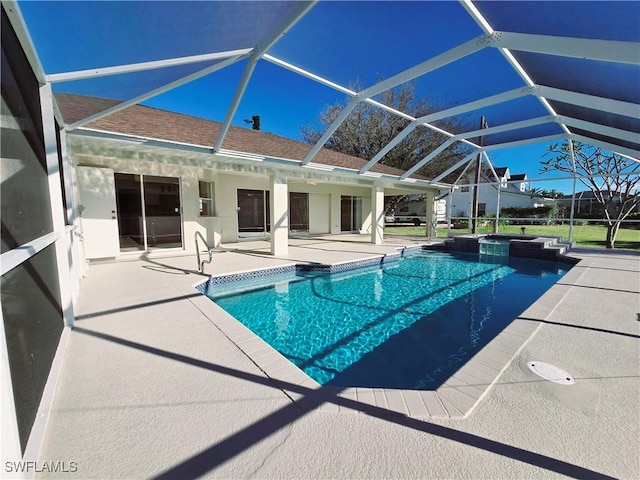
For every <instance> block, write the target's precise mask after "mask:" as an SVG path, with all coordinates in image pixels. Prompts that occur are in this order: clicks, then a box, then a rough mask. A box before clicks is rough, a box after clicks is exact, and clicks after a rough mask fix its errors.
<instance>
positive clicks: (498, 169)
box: [494, 167, 509, 178]
mask: <svg viewBox="0 0 640 480" xmlns="http://www.w3.org/2000/svg"><path fill="white" fill-rule="evenodd" d="M508 169H509V168H508V167H494V170H495V171H496V175H498V177H500V178H502V177H504V174H505V173H507V170H508Z"/></svg>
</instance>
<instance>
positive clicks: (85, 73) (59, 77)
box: [46, 48, 251, 83]
mask: <svg viewBox="0 0 640 480" xmlns="http://www.w3.org/2000/svg"><path fill="white" fill-rule="evenodd" d="M249 52H251V48H243V49H240V50H229V51H226V52H217V53H208V54H205V55H194V56H190V57H180V58H171V59H167V60H158V61H153V62H142V63H132V64H129V65H119V66H114V67H104V68H92V69H89V70H78V71H75V72H66V73H54V74H51V75H47V76H46V79H47V81H48V82H50V83H56V82H68V81H72V80H83V79H87V78H96V77H105V76H108V75H119V74H124V73H133V72H142V71H145V70H155V69H158V68H167V67H176V66H179V65H188V64H191V63H199V62H206V61H213V60H224V59H225V58H231V57H237V56H240V55H247V54H248V53H249Z"/></svg>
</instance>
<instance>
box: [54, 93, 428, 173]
mask: <svg viewBox="0 0 640 480" xmlns="http://www.w3.org/2000/svg"><path fill="white" fill-rule="evenodd" d="M55 97H56V101H57V102H58V106H59V107H60V111H61V112H62V116H63V118H64V121H65V122H66V123H67V124H71V123H73V122H76V121H78V120H81V119H84V118H87V117H88V116H90V115H93V114H95V113H97V112H100V111H102V110H105V109H107V108H110V107H113V106H115V105H117V104H119V103H120V102H118V101H115V100H108V99H104V98H96V97H88V96H82V95H71V94H66V93H56V95H55ZM220 127H221V123H219V122H214V121H211V120H205V119H202V118H198V117H192V116H189V115H184V114H181V113H175V112H169V111H166V110H161V109H158V108H153V107H147V106H143V105H133V106H131V107H128V108H125V109H123V110H120V111H118V112H116V113H114V114H112V115H109V116H107V117H104V118H101V119H99V120H96V121H94V122H92V123H90V124H88V125H87V128H94V129H98V130H105V131H109V132H114V133H122V134H128V135H137V136H143V137H149V138H154V139H158V140H168V141H172V142H181V143H189V144H195V145H211V146H213V145H214V144H215V142H216V138H217V136H218V132H219V131H220ZM222 148H224V149H227V150H235V151H240V152H246V153H255V154H257V155H264V156H268V157H276V158H286V159H290V160H302V159H304V157H305V155H306V154H307V153H308V152H309V150H310V149H311V145H309V144H306V143H303V142H298V141H295V140H291V139H288V138H285V137H280V136H278V135H273V134H271V133H267V132H262V131H257V130H252V129H248V128H241V127H235V126H231V127H230V128H229V131H228V133H227V135H226V137H225V139H224V142H223V144H222ZM313 161H314V162H316V163H321V164H324V165H331V166H336V167H343V168H350V169H355V170H360V169H361V168H362V167H363V166H364V165H365V164H366V163H367V162H366V161H365V160H363V159H361V158H358V157H353V156H351V155H345V154H343V153H339V152H334V151H333V150H329V149H326V148H323V149H321V150H320V152H318V154H317V155H316V156H315V157H314V160H313ZM371 171H372V172H376V173H384V174H389V175H402V174H403V173H405V172H404V170H400V169H397V168H393V167H388V166H386V165H381V164H379V163H378V164H376V165H375V166H374V167H373V168H371ZM412 178H420V179H426V177H423V176H419V175H412Z"/></svg>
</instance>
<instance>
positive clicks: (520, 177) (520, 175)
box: [510, 173, 527, 180]
mask: <svg viewBox="0 0 640 480" xmlns="http://www.w3.org/2000/svg"><path fill="white" fill-rule="evenodd" d="M526 178H527V174H526V173H518V174H516V175H511V177H510V179H511V180H524V179H526Z"/></svg>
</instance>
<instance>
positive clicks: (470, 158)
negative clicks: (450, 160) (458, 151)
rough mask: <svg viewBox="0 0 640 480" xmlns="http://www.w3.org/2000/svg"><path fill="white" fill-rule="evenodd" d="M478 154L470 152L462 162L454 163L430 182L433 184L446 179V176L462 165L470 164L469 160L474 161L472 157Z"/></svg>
mask: <svg viewBox="0 0 640 480" xmlns="http://www.w3.org/2000/svg"><path fill="white" fill-rule="evenodd" d="M477 154H478V152H471V153H470V154H469V155H467V156H466V157H464V158H463V159H462V160H460V161H459V162H456V163H455V164H453V165H452V166H450V167H449V168H447V169H446V170H445V171H444V172H442V173H441V174H440V175H438V176H437V177H436V178H434V179H433V180H431V181H432V182H433V183H435V182H439V181H440V180H442V179H443V178H444V177H446V176H447V175H449V174H450V173H453V172H455V171H456V170H457V169H459V168H460V167H461V166H462V165H464V164H465V163H467V162H470V161H471V160H473V159H474V157H475V156H476V155H477Z"/></svg>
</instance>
